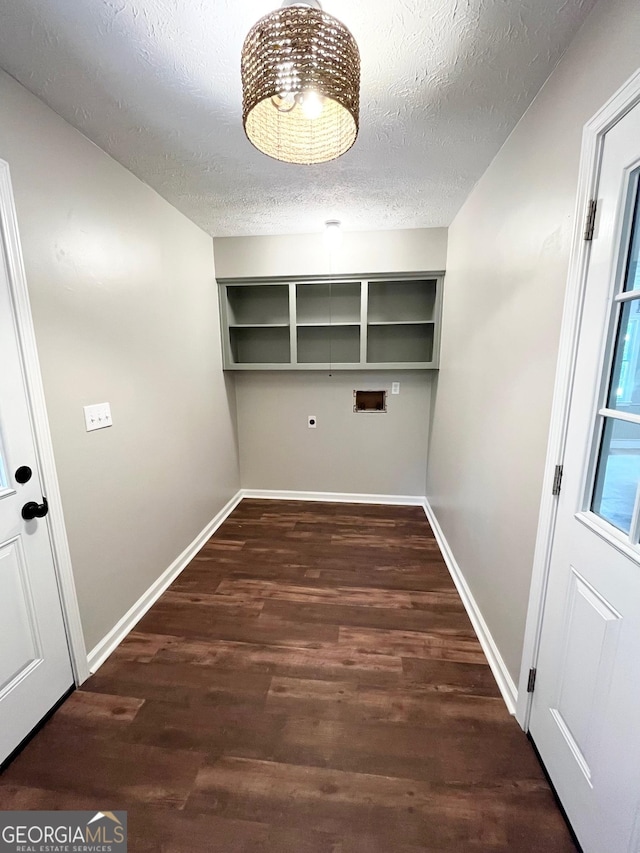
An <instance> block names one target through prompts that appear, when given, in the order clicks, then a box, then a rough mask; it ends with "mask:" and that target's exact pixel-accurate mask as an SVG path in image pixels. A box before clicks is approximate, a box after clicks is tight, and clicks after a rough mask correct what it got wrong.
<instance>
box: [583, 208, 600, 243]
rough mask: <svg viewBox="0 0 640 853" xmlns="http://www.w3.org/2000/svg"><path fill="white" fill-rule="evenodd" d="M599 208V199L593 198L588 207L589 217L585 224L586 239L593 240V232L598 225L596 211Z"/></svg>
mask: <svg viewBox="0 0 640 853" xmlns="http://www.w3.org/2000/svg"><path fill="white" fill-rule="evenodd" d="M597 209H598V200H597V199H595V198H592V199H591V200H590V201H589V205H588V207H587V219H586V221H585V224H584V239H585V240H593V232H594V230H595V227H596V211H597Z"/></svg>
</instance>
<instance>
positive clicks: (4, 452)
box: [0, 223, 73, 763]
mask: <svg viewBox="0 0 640 853" xmlns="http://www.w3.org/2000/svg"><path fill="white" fill-rule="evenodd" d="M0 225H2V226H3V227H2V228H1V229H0V238H1V239H0V763H2V762H3V761H4V760H5V759H6V758H7V756H9V755H10V754H11V753H12V752H13V750H15V748H16V747H17V746H18V745H19V744H20V742H21V741H22V740H23V739H24V738H25V737H26V736H27V735H28V734H29V733H30V732H31V730H32V729H33V728H34V727H35V726H36V725H37V724H38V722H39V721H40V720H41V719H42V717H44V716H45V715H46V713H47V712H48V711H49V710H50V709H51V708H52V707H53V705H55V703H56V702H57V701H58V700H59V699H60V698H61V696H63V695H64V694H65V693H66V691H67V690H68V689H69V688H70V687H71V686H72V684H73V675H72V670H71V663H70V657H69V649H68V646H67V638H66V633H65V626H64V622H63V616H62V605H61V600H60V594H59V590H58V584H57V578H56V573H55V568H54V560H53V553H52V547H51V542H50V539H49V529H48V524H47V518H46V513H47V509H48V507H47V503H46V499H45V498H44V496H43V494H42V486H41V483H40V476H39V473H38V462H37V457H36V449H35V444H34V436H33V428H32V423H31V417H30V413H29V406H28V401H27V390H26V384H25V379H24V371H23V365H22V360H21V356H20V349H19V346H18V339H17V325H16V322H15V315H14V305H13V301H12V295H11V289H10V287H9V278H8V265H7V253H6V251H5V243H4V236H3V235H4V233H5V231H4V225H5V223H0Z"/></svg>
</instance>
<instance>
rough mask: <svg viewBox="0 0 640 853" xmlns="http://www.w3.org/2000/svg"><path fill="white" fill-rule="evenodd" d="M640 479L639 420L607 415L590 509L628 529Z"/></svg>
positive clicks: (612, 522)
mask: <svg viewBox="0 0 640 853" xmlns="http://www.w3.org/2000/svg"><path fill="white" fill-rule="evenodd" d="M639 481H640V424H634V423H630V422H629V421H619V420H617V419H614V418H606V423H605V428H604V433H603V436H602V445H601V447H600V455H599V458H598V469H597V473H596V486H595V489H594V494H593V502H592V505H591V509H592V510H593V512H595V513H597V514H598V515H599V516H600V517H601V518H604V519H606V521H608V522H610V523H611V524H613V525H614V526H615V527H617V528H619V529H620V530H622V531H623V532H624V533H629V530H630V528H631V516H632V515H633V507H634V505H635V501H636V492H637V490H638V482H639Z"/></svg>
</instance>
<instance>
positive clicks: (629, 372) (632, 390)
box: [607, 299, 640, 414]
mask: <svg viewBox="0 0 640 853" xmlns="http://www.w3.org/2000/svg"><path fill="white" fill-rule="evenodd" d="M607 406H608V407H609V408H610V409H618V411H624V412H628V413H630V414H640V299H632V300H631V301H630V302H626V303H624V305H623V308H622V311H621V313H620V325H619V326H618V335H617V339H616V348H615V352H614V356H613V371H612V374H611V387H610V388H609V400H608V402H607Z"/></svg>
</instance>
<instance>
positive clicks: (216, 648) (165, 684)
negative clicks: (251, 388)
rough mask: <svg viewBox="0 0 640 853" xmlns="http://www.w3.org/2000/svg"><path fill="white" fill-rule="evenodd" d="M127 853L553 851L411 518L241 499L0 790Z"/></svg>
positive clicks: (420, 526) (512, 734)
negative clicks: (108, 821)
mask: <svg viewBox="0 0 640 853" xmlns="http://www.w3.org/2000/svg"><path fill="white" fill-rule="evenodd" d="M0 808H1V809H23V808H26V809H63V808H73V809H85V808H86V809H99V810H102V811H104V810H106V809H109V810H114V809H126V810H127V811H128V813H129V815H128V821H129V850H130V851H133V853H152V851H153V853H156V851H162V853H191V851H213V853H258V851H260V853H289V851H291V853H426V851H430V852H431V853H445V851H446V853H453V851H455V853H459V851H472V853H481V852H482V853H505V851H509V853H528V851H532V853H533V851H536V853H538V851H545V853H568V851H574V850H575V847H574V845H573V843H572V841H571V838H570V836H569V833H568V831H567V828H566V826H565V824H564V821H563V818H562V816H561V814H560V811H559V810H558V808H557V806H556V804H555V801H554V798H553V796H552V793H551V791H550V789H549V786H548V784H547V782H546V781H545V777H544V775H543V773H542V770H541V768H540V765H539V764H538V761H537V759H536V757H535V755H534V753H533V750H532V748H531V746H530V744H529V742H528V741H527V739H526V737H525V735H524V734H523V732H522V731H521V730H520V728H519V727H518V725H517V723H516V722H515V720H514V719H513V718H512V717H510V716H509V714H508V712H507V710H506V708H505V705H504V703H503V701H502V699H501V698H500V695H499V693H498V690H497V688H496V685H495V682H494V680H493V677H492V675H491V672H490V670H489V667H488V665H487V662H486V660H485V658H484V655H483V653H482V650H481V648H480V645H479V643H478V641H477V639H476V637H475V635H474V632H473V630H472V628H471V625H470V623H469V620H468V618H467V616H466V614H465V611H464V608H463V606H462V604H461V602H460V599H459V598H458V595H457V593H456V591H455V588H454V586H453V584H452V582H451V579H450V578H449V575H448V572H447V569H446V567H445V565H444V563H443V560H442V558H441V556H440V553H439V551H438V547H437V545H436V542H435V540H434V538H433V535H432V533H431V530H430V528H429V525H428V523H427V521H426V519H425V517H424V513H423V511H422V510H421V509H420V508H417V507H388V506H365V505H357V506H355V505H347V504H320V503H318V504H313V503H294V502H273V501H257V500H245V501H243V502H242V504H241V505H240V506H239V507H238V508H237V509H236V510H235V511H234V513H233V514H232V515H231V517H230V518H229V519H228V520H227V521H226V522H225V523H224V525H223V526H222V527H221V528H220V529H219V530H218V532H217V533H216V535H215V536H214V537H213V538H212V539H211V540H210V541H209V543H208V544H207V545H206V546H205V548H204V549H203V550H202V551H201V552H200V553H199V554H198V556H197V557H196V558H195V559H194V560H193V562H192V563H191V564H190V566H189V567H188V568H187V569H186V570H185V571H184V572H183V573H182V575H180V577H179V578H178V579H177V580H176V581H175V583H174V584H173V586H172V587H171V588H170V590H169V591H168V592H166V593H165V595H164V596H163V597H162V598H161V599H160V601H159V602H158V603H157V604H156V605H155V606H154V607H153V608H152V609H151V610H150V612H149V613H148V614H147V615H146V616H145V617H144V619H143V620H142V621H141V622H140V623H139V624H138V625H137V627H136V630H135V631H134V632H133V633H132V634H130V636H129V637H128V638H127V640H125V642H124V643H123V644H122V645H121V646H120V647H119V648H118V649H117V650H116V652H115V653H114V654H113V655H112V656H111V657H110V658H109V660H108V661H107V662H106V663H105V664H104V665H103V666H102V668H101V669H100V670H99V671H98V672H97V673H96V674H95V675H94V676H93V677H92V678H91V679H89V681H87V682H86V683H85V684H84V685H83V687H82V689H80V690H78V691H76V692H75V693H74V694H73V695H72V696H71V697H70V698H69V699H68V700H67V701H66V702H65V703H64V705H63V706H62V707H61V708H60V710H58V711H57V712H56V714H55V715H54V716H53V717H52V719H51V720H50V721H49V722H48V723H46V725H45V726H44V728H43V729H42V730H41V731H40V732H39V733H38V734H37V735H36V736H35V738H34V739H33V740H32V741H31V742H30V743H29V744H28V745H27V747H26V748H25V749H24V751H23V752H22V753H21V754H20V755H19V756H18V757H17V758H16V759H15V761H14V762H13V763H12V764H11V765H10V766H9V767H8V769H7V770H6V771H5V772H4V774H3V775H2V776H1V777H0Z"/></svg>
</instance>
